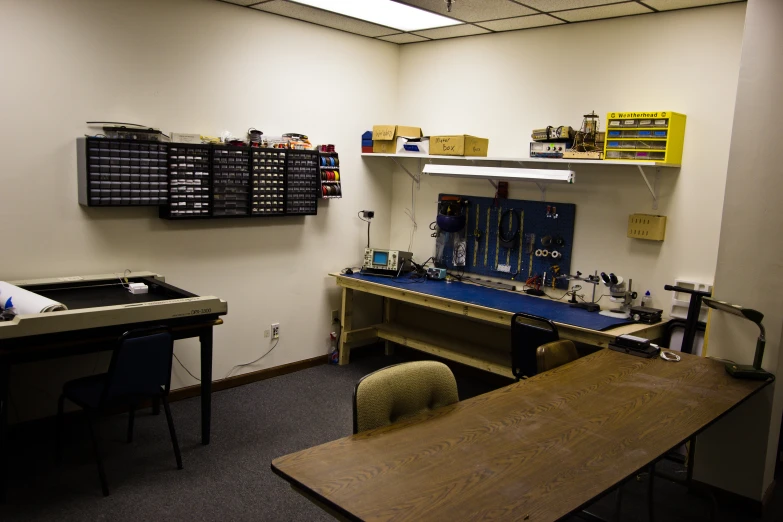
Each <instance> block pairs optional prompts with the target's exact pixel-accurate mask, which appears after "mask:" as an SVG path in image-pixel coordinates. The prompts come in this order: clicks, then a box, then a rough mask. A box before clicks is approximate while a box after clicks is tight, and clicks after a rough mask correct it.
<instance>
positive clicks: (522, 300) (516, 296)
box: [342, 274, 633, 331]
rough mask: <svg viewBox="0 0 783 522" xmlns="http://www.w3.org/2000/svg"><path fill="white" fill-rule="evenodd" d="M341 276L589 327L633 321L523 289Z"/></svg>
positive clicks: (608, 326)
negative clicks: (521, 290)
mask: <svg viewBox="0 0 783 522" xmlns="http://www.w3.org/2000/svg"><path fill="white" fill-rule="evenodd" d="M342 277H348V278H351V279H357V280H360V281H367V282H369V283H375V284H379V285H384V286H390V287H393V288H400V289H405V290H407V291H410V292H416V293H419V294H424V295H431V296H433V297H441V298H444V299H451V300H453V301H460V302H464V303H468V304H472V305H477V306H484V307H486V308H493V309H495V310H502V311H504V312H510V313H518V312H522V313H526V314H531V315H537V316H539V317H544V318H546V319H549V320H551V321H554V322H556V323H562V324H568V325H571V326H578V327H580V328H589V329H590V330H598V331H604V330H610V329H612V328H616V327H618V326H623V325H626V324H633V321H631V320H630V319H615V318H613V317H606V316H604V315H599V314H598V312H588V311H587V310H584V309H582V308H572V307H571V306H569V305H568V304H567V303H563V302H559V301H554V300H550V299H547V298H545V297H544V298H540V297H533V296H529V295H527V294H523V293H521V292H509V291H505V290H499V289H496V288H488V287H485V286H479V285H475V284H469V283H462V282H459V281H453V282H446V281H438V280H434V279H411V278H409V277H406V276H403V277H400V278H391V277H379V276H371V275H363V274H350V275H348V274H343V275H342Z"/></svg>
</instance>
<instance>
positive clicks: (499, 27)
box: [479, 14, 564, 31]
mask: <svg viewBox="0 0 783 522" xmlns="http://www.w3.org/2000/svg"><path fill="white" fill-rule="evenodd" d="M562 23H564V22H561V21H560V20H558V19H557V18H552V17H551V16H547V15H543V14H540V15H533V16H521V17H519V18H506V19H504V20H492V21H490V22H481V23H480V24H479V25H480V26H481V27H486V28H487V29H490V30H492V31H513V30H515V29H530V28H531V27H543V26H545V25H555V24H562Z"/></svg>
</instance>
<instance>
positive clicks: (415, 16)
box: [292, 0, 463, 31]
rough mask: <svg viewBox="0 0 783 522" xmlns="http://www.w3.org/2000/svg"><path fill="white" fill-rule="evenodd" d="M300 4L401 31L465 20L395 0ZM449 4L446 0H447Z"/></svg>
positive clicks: (328, 0) (300, 0)
mask: <svg viewBox="0 0 783 522" xmlns="http://www.w3.org/2000/svg"><path fill="white" fill-rule="evenodd" d="M292 1H293V2H295V3H297V4H303V5H309V6H311V7H317V8H318V9H323V10H324V11H331V12H333V13H337V14H341V15H345V16H350V17H352V18H358V19H359V20H365V21H367V22H372V23H374V24H379V25H385V26H386V27H393V28H395V29H399V30H400V31H421V30H422V29H432V28H434V27H446V26H449V25H459V24H462V23H463V22H461V21H459V20H455V19H453V18H448V17H446V16H441V15H439V14H435V13H430V12H429V11H424V10H422V9H417V8H416V7H412V6H409V5H406V4H398V3H397V2H393V1H392V0H292ZM443 5H444V7H445V5H446V4H445V2H444V3H443Z"/></svg>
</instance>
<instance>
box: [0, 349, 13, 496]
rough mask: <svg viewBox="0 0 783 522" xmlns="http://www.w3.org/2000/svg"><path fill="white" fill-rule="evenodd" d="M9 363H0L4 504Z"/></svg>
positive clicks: (0, 468) (3, 493)
mask: <svg viewBox="0 0 783 522" xmlns="http://www.w3.org/2000/svg"><path fill="white" fill-rule="evenodd" d="M10 375H11V365H10V364H7V363H0V503H2V504H5V501H6V487H7V485H8V482H7V477H8V455H9V454H10V451H9V448H8V400H9V399H8V381H9V380H10Z"/></svg>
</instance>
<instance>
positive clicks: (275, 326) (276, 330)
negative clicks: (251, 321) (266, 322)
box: [272, 323, 280, 339]
mask: <svg viewBox="0 0 783 522" xmlns="http://www.w3.org/2000/svg"><path fill="white" fill-rule="evenodd" d="M272 339H280V323H272Z"/></svg>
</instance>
